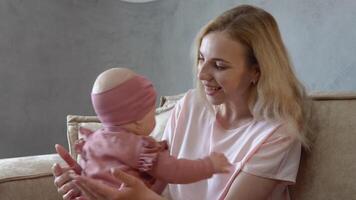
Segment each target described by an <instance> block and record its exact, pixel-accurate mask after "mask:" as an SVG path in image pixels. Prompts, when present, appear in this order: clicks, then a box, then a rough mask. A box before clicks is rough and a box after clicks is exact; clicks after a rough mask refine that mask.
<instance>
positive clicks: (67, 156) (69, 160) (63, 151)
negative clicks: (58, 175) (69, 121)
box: [55, 144, 82, 174]
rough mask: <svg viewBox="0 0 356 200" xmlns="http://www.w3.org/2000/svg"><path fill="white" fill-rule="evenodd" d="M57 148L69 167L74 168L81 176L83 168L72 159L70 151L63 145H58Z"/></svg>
mask: <svg viewBox="0 0 356 200" xmlns="http://www.w3.org/2000/svg"><path fill="white" fill-rule="evenodd" d="M55 148H56V151H57V153H58V155H59V156H60V157H61V158H62V159H63V160H64V161H65V162H66V163H67V164H68V166H69V167H70V168H72V169H73V170H74V171H75V172H76V173H77V174H80V173H81V171H82V168H81V167H80V165H79V164H78V163H77V161H76V160H74V159H73V158H72V156H70V154H69V153H68V151H67V150H66V149H65V148H64V147H63V146H62V145H59V144H56V145H55Z"/></svg>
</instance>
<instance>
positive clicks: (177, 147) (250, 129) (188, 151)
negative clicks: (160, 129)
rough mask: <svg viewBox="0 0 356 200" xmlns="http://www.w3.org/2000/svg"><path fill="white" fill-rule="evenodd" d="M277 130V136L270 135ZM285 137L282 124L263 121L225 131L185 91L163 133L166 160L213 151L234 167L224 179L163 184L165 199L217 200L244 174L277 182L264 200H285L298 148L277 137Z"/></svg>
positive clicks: (218, 176) (194, 96)
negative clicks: (168, 155)
mask: <svg viewBox="0 0 356 200" xmlns="http://www.w3.org/2000/svg"><path fill="white" fill-rule="evenodd" d="M277 129H278V130H282V131H278V132H276V130H277ZM287 131H291V130H290V129H288V128H287V124H285V123H277V122H269V121H251V122H249V123H247V124H245V125H243V126H241V127H239V128H237V129H233V130H225V129H223V128H222V127H221V126H220V125H219V124H218V123H217V122H216V120H215V116H214V115H213V114H212V113H211V112H210V111H209V110H208V108H207V107H206V106H204V102H202V101H201V100H199V99H198V92H197V91H195V90H191V91H189V92H188V93H187V94H186V95H185V96H184V97H183V99H182V100H180V101H179V102H178V103H177V105H176V107H175V109H174V110H173V113H172V115H171V118H170V120H169V122H168V123H167V126H166V130H165V132H164V136H163V139H166V140H167V141H168V144H169V146H170V153H171V155H173V156H176V157H177V158H187V159H195V158H198V157H200V156H201V155H207V154H209V153H210V152H213V151H216V152H222V153H224V154H225V155H226V156H227V158H228V159H229V161H230V162H231V163H233V165H234V166H233V170H232V171H231V172H230V173H229V174H215V175H214V176H213V177H212V178H210V179H206V180H202V181H199V182H196V183H192V184H189V185H173V184H169V194H170V196H171V198H172V199H177V200H178V199H186V200H194V199H211V200H218V199H219V200H222V199H224V198H225V196H226V194H227V192H228V191H229V189H230V186H231V185H232V183H233V181H234V179H235V178H236V177H237V176H238V174H239V173H240V172H241V171H244V172H246V173H250V174H253V175H256V176H260V177H265V178H271V179H276V180H280V181H281V182H280V184H278V186H277V187H276V188H275V190H274V191H273V192H272V194H271V196H270V197H269V198H268V199H273V200H282V199H284V200H287V199H289V195H288V189H287V185H288V184H292V183H294V182H295V178H296V175H297V171H298V167H299V160H300V151H301V144H300V142H299V141H297V139H295V138H292V137H290V136H287V135H286V134H283V135H281V134H277V133H281V132H283V133H284V132H287ZM251 187H253V186H251Z"/></svg>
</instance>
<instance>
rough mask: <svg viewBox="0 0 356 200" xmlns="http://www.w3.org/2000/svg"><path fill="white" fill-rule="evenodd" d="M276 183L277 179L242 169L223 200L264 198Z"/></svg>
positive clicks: (255, 199)
mask: <svg viewBox="0 0 356 200" xmlns="http://www.w3.org/2000/svg"><path fill="white" fill-rule="evenodd" d="M278 183H279V181H278V180H274V179H268V178H262V177H259V176H255V175H252V174H248V173H246V172H243V171H242V172H240V174H239V175H238V176H237V177H236V179H235V180H234V182H233V183H232V185H231V187H230V189H229V191H228V193H227V195H226V198H225V200H236V199H253V200H265V199H266V198H267V197H268V196H269V195H270V194H271V192H272V191H273V190H274V188H275V187H276V185H277V184H278Z"/></svg>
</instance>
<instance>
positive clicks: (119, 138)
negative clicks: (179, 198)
mask: <svg viewBox="0 0 356 200" xmlns="http://www.w3.org/2000/svg"><path fill="white" fill-rule="evenodd" d="M155 100H156V92H155V90H154V88H153V85H152V83H151V82H150V81H148V80H147V79H146V78H144V77H142V76H135V77H134V78H132V79H129V80H128V81H126V82H124V83H122V84H121V85H119V86H116V87H114V88H112V89H110V90H108V91H105V92H102V93H99V94H93V95H92V102H93V106H94V109H95V112H96V113H97V115H98V118H99V119H100V121H101V122H102V124H103V126H104V127H103V128H101V129H99V130H97V131H95V132H94V133H93V132H91V131H90V130H87V129H83V128H81V129H80V131H81V133H82V134H83V135H84V140H83V141H82V142H78V143H77V147H76V149H77V151H78V153H79V154H80V155H81V160H80V162H79V163H80V165H81V166H82V168H83V172H82V173H83V175H86V176H89V177H93V178H96V179H99V180H102V181H104V182H105V183H107V184H110V185H113V186H115V187H119V186H120V185H121V182H120V181H119V180H117V179H115V178H114V177H113V176H112V175H111V174H110V169H111V168H119V169H121V170H123V171H125V172H127V173H130V174H132V175H134V176H136V177H139V178H140V179H142V180H143V181H144V182H145V184H146V185H147V186H149V187H152V189H153V190H155V191H156V192H158V193H160V192H161V190H162V189H163V187H164V186H165V183H166V182H168V183H191V182H195V181H199V180H202V179H206V178H209V177H211V176H212V175H213V173H214V170H213V166H212V163H211V160H210V159H209V158H208V157H206V158H204V159H197V160H186V159H176V158H175V157H172V156H170V155H169V152H168V146H167V143H166V142H165V141H163V142H156V141H155V140H154V139H153V138H151V137H148V136H140V135H135V134H134V133H131V132H129V131H127V130H125V129H124V128H122V127H121V126H120V125H122V124H126V123H131V122H134V121H137V120H140V119H141V118H142V117H143V116H145V115H146V114H147V113H148V112H149V111H150V110H152V108H154V104H155Z"/></svg>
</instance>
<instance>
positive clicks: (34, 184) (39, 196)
mask: <svg viewBox="0 0 356 200" xmlns="http://www.w3.org/2000/svg"><path fill="white" fill-rule="evenodd" d="M54 163H60V164H61V165H63V161H62V160H61V159H60V157H59V156H58V155H57V154H47V155H38V156H26V157H18V158H6V159H0V172H1V173H0V194H1V199H2V200H23V199H36V200H48V199H53V200H56V199H58V200H60V199H61V197H60V196H59V195H58V193H57V189H56V187H55V186H54V184H53V176H52V172H51V167H52V165H53V164H54Z"/></svg>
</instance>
